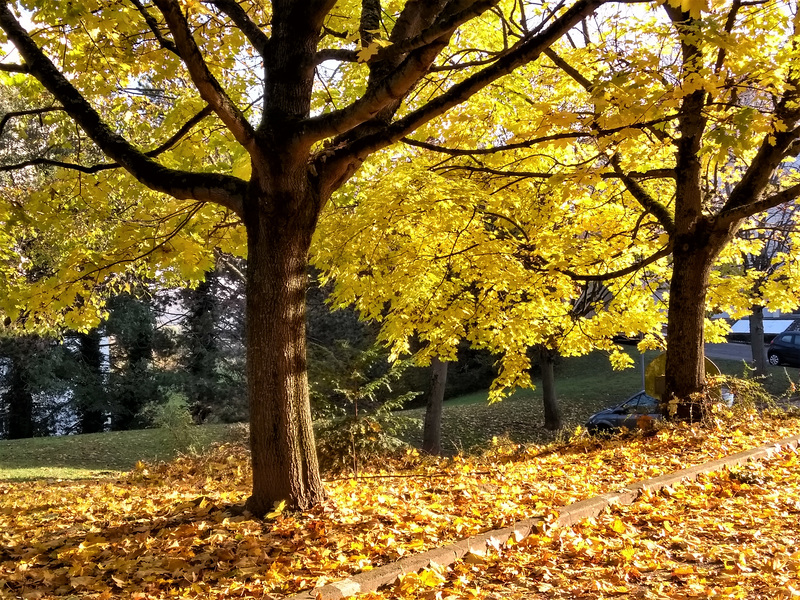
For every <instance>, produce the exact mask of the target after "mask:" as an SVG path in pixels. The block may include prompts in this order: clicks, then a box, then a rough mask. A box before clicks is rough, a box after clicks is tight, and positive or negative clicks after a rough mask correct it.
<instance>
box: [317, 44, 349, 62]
mask: <svg viewBox="0 0 800 600" xmlns="http://www.w3.org/2000/svg"><path fill="white" fill-rule="evenodd" d="M315 60H316V63H317V64H318V65H319V64H322V63H324V62H325V61H326V60H337V61H339V62H358V52H356V51H355V50H347V49H346V48H323V49H322V50H320V51H319V52H317V56H316V59H315Z"/></svg>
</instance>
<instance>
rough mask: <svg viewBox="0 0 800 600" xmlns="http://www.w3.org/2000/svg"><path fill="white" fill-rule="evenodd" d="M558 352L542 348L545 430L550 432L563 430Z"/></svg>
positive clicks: (540, 349) (540, 362) (540, 363)
mask: <svg viewBox="0 0 800 600" xmlns="http://www.w3.org/2000/svg"><path fill="white" fill-rule="evenodd" d="M555 364H556V352H555V351H554V350H550V349H548V348H545V347H544V346H541V347H540V348H539V366H540V367H541V369H542V402H543V404H544V428H545V429H547V430H549V431H556V430H558V429H561V426H562V424H563V423H562V420H561V409H560V408H559V407H558V395H557V394H556V376H555V369H554V367H555Z"/></svg>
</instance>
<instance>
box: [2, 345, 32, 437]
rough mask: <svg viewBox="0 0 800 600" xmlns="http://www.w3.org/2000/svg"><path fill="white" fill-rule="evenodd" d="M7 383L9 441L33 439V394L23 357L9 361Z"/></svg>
mask: <svg viewBox="0 0 800 600" xmlns="http://www.w3.org/2000/svg"><path fill="white" fill-rule="evenodd" d="M7 364H8V366H7V369H8V370H9V371H8V374H7V376H6V381H7V382H8V383H7V385H8V388H7V390H6V393H5V402H6V406H7V407H8V436H7V437H8V439H10V440H18V439H22V438H29V437H33V433H34V421H33V394H32V393H31V389H30V385H29V382H28V373H27V370H26V368H25V364H24V362H23V360H22V358H21V357H19V356H14V357H11V358H10V360H9V361H8V363H7Z"/></svg>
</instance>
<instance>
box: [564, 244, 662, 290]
mask: <svg viewBox="0 0 800 600" xmlns="http://www.w3.org/2000/svg"><path fill="white" fill-rule="evenodd" d="M671 253H672V244H671V243H670V244H668V245H667V246H664V247H663V248H662V249H661V250H659V251H658V252H655V253H654V254H651V255H650V256H648V257H647V258H644V259H642V260H640V261H638V262H635V263H633V264H632V265H629V266H627V267H625V268H623V269H618V270H616V271H609V272H607V273H600V274H597V275H584V274H580V273H576V272H575V271H571V270H570V269H557V271H558V272H559V273H563V274H564V275H566V276H567V277H569V278H570V279H573V280H574V281H609V280H610V279H616V278H617V277H625V276H626V275H630V274H632V273H635V272H636V271H639V270H640V269H643V268H644V267H646V266H648V265H651V264H653V263H654V262H656V261H657V260H661V259H662V258H666V257H667V256H669V255H670V254H671Z"/></svg>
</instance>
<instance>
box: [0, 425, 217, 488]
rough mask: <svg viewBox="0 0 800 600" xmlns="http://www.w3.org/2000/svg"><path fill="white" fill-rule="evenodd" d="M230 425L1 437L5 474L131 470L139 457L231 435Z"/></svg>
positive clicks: (0, 466) (60, 475)
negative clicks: (13, 437) (27, 437)
mask: <svg viewBox="0 0 800 600" xmlns="http://www.w3.org/2000/svg"><path fill="white" fill-rule="evenodd" d="M229 431H230V426H228V425H204V426H198V427H192V428H190V429H188V430H181V431H178V432H175V431H170V430H168V429H141V430H134V431H112V432H108V433H90V434H85V435H69V436H60V437H43V438H29V439H24V440H0V479H5V480H25V479H48V478H53V479H81V478H85V477H96V476H98V475H108V474H113V473H115V472H119V471H127V470H129V469H130V468H131V467H133V465H135V464H136V462H137V461H139V460H142V461H161V460H168V459H170V458H173V457H174V456H176V455H177V454H178V453H179V452H186V451H190V450H194V449H197V450H200V449H202V448H203V447H205V446H208V445H209V444H211V443H213V442H215V441H219V440H222V439H225V438H226V437H227V436H228V435H229Z"/></svg>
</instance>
